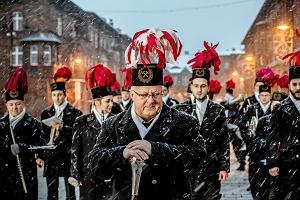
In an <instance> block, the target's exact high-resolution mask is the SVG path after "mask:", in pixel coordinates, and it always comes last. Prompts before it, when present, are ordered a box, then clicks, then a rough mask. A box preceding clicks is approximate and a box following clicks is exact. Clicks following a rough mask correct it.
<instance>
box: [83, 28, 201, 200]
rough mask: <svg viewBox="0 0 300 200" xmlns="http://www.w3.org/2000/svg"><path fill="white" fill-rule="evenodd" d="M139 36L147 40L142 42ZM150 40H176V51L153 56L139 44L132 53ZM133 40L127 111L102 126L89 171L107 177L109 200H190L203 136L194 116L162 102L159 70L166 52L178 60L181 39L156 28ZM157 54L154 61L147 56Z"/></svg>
mask: <svg viewBox="0 0 300 200" xmlns="http://www.w3.org/2000/svg"><path fill="white" fill-rule="evenodd" d="M147 35H149V36H150V37H148V36H147ZM171 35H172V37H167V36H171ZM142 38H147V40H146V41H145V40H143V43H142V42H140V41H141V39H142ZM148 40H150V41H148ZM153 40H155V41H153ZM169 40H170V41H169ZM148 42H149V43H150V42H155V43H160V44H161V45H165V46H164V48H163V49H171V48H170V46H168V44H174V45H176V46H175V47H174V48H173V50H175V51H174V52H172V53H170V52H169V53H168V54H165V52H164V51H163V52H162V54H160V56H163V58H162V57H160V56H158V55H156V54H153V51H156V50H155V48H143V49H144V51H146V52H143V51H142V53H141V52H140V53H141V54H139V55H138V54H136V52H137V51H139V50H138V49H140V50H141V48H142V46H143V45H149V44H148ZM134 43H136V44H137V46H134V47H132V48H131V45H130V46H129V47H128V49H130V50H129V51H128V55H126V56H125V58H131V60H126V63H128V64H130V65H132V86H131V91H130V95H131V97H132V101H133V103H132V106H131V107H130V108H129V109H128V110H127V111H126V112H122V113H120V114H118V115H116V116H113V117H111V118H109V119H107V120H106V121H105V122H104V123H103V124H102V127H101V132H100V134H99V137H98V140H97V142H96V145H95V146H94V148H93V150H92V151H91V153H90V156H89V158H90V166H91V169H92V172H93V174H94V176H96V177H101V178H104V179H108V178H111V180H112V182H113V195H112V199H118V200H129V199H140V200H154V199H155V200H185V199H191V186H190V176H192V175H194V173H195V172H196V171H197V168H199V167H200V166H201V164H202V162H203V160H204V158H205V155H206V151H205V145H204V140H203V138H202V136H201V135H200V127H199V125H198V123H197V121H196V120H195V119H194V118H193V117H191V116H189V115H187V114H185V113H182V112H179V111H177V110H175V109H173V108H170V107H168V106H167V105H166V104H164V103H163V101H162V84H163V70H162V69H163V68H164V67H165V66H166V63H165V62H166V60H171V58H170V57H165V56H173V57H172V58H173V59H174V58H175V60H176V58H177V56H178V55H179V53H180V48H179V47H180V45H181V43H180V41H179V39H178V38H177V35H176V33H175V32H174V31H171V30H164V31H161V30H160V29H146V30H143V31H141V32H138V33H136V35H135V36H134V37H133V42H132V44H134ZM177 46H178V47H177ZM157 50H158V49H157ZM178 50H179V51H178ZM144 54H145V55H149V57H148V56H147V57H148V59H147V62H150V61H151V62H150V63H147V64H146V63H145V64H140V63H142V61H141V60H142V58H141V57H142V56H143V55H144ZM155 56H158V60H155V61H153V60H150V58H153V57H155ZM136 63H138V64H137V65H136ZM153 63H156V64H153ZM144 86H145V87H144ZM141 92H144V93H141ZM146 92H147V93H146ZM149 92H151V94H150V93H149ZM152 92H153V93H152ZM154 110H155V112H154Z"/></svg>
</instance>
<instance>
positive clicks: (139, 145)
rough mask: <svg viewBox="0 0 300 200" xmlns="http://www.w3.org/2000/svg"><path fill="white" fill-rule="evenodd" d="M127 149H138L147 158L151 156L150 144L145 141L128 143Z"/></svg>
mask: <svg viewBox="0 0 300 200" xmlns="http://www.w3.org/2000/svg"><path fill="white" fill-rule="evenodd" d="M126 147H127V148H129V149H132V150H135V149H139V150H142V151H144V152H146V153H147V154H148V156H151V153H152V152H151V150H152V149H151V143H150V142H148V141H147V140H134V141H132V142H130V143H129V144H128V145H127V146H126Z"/></svg>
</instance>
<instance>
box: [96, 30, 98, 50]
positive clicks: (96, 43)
mask: <svg viewBox="0 0 300 200" xmlns="http://www.w3.org/2000/svg"><path fill="white" fill-rule="evenodd" d="M95 48H98V33H95Z"/></svg>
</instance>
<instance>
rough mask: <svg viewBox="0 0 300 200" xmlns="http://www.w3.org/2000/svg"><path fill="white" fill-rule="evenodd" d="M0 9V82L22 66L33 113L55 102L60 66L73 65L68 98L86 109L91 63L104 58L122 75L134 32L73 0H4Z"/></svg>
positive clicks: (1, 84) (27, 98)
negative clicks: (54, 83)
mask: <svg viewBox="0 0 300 200" xmlns="http://www.w3.org/2000/svg"><path fill="white" fill-rule="evenodd" d="M0 11H1V12H0V46H1V48H0V54H1V57H0V73H1V76H0V87H1V88H3V86H4V81H5V80H6V78H7V77H8V75H9V72H10V71H11V70H12V69H13V68H14V67H16V66H20V65H21V66H23V67H24V68H25V69H26V71H27V73H28V80H29V82H30V83H29V94H27V96H26V101H27V103H28V106H27V108H28V111H29V112H30V113H31V114H32V115H34V116H39V115H40V112H41V110H42V109H43V108H45V107H46V106H48V105H50V104H51V98H50V88H49V83H51V82H52V81H53V80H52V75H53V72H54V71H55V70H56V68H57V66H60V65H67V66H70V67H71V69H72V72H73V76H72V79H71V80H70V81H69V82H68V84H67V87H68V88H69V91H68V93H67V96H68V101H69V102H71V103H72V104H74V105H75V106H77V107H78V108H79V109H81V110H83V111H84V112H88V111H89V103H88V99H89V98H90V94H89V93H88V92H87V90H86V89H85V88H86V87H85V82H84V74H85V72H86V71H87V70H88V68H90V67H91V66H94V65H95V64H96V63H104V64H105V65H107V66H108V67H110V68H111V69H112V70H113V71H114V72H116V73H117V78H121V75H120V71H119V69H120V68H121V67H123V66H124V59H123V58H124V52H125V49H126V47H127V46H128V44H129V42H130V38H129V37H128V36H126V35H123V34H121V33H120V30H118V29H115V28H113V26H112V23H107V22H106V20H105V19H103V18H101V17H99V16H97V15H96V14H94V13H92V12H87V11H84V10H82V9H81V8H80V7H78V6H77V5H76V4H74V3H73V2H72V1H71V0H2V1H1V2H0ZM1 101H2V102H0V103H1V106H0V113H3V111H4V110H5V109H4V105H3V99H1Z"/></svg>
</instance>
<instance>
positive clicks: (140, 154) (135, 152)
mask: <svg viewBox="0 0 300 200" xmlns="http://www.w3.org/2000/svg"><path fill="white" fill-rule="evenodd" d="M123 157H124V159H125V160H127V159H129V158H132V157H135V158H136V159H137V160H148V159H149V156H148V155H147V153H146V152H144V151H143V150H139V149H130V148H128V147H126V148H125V149H124V151H123Z"/></svg>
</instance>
